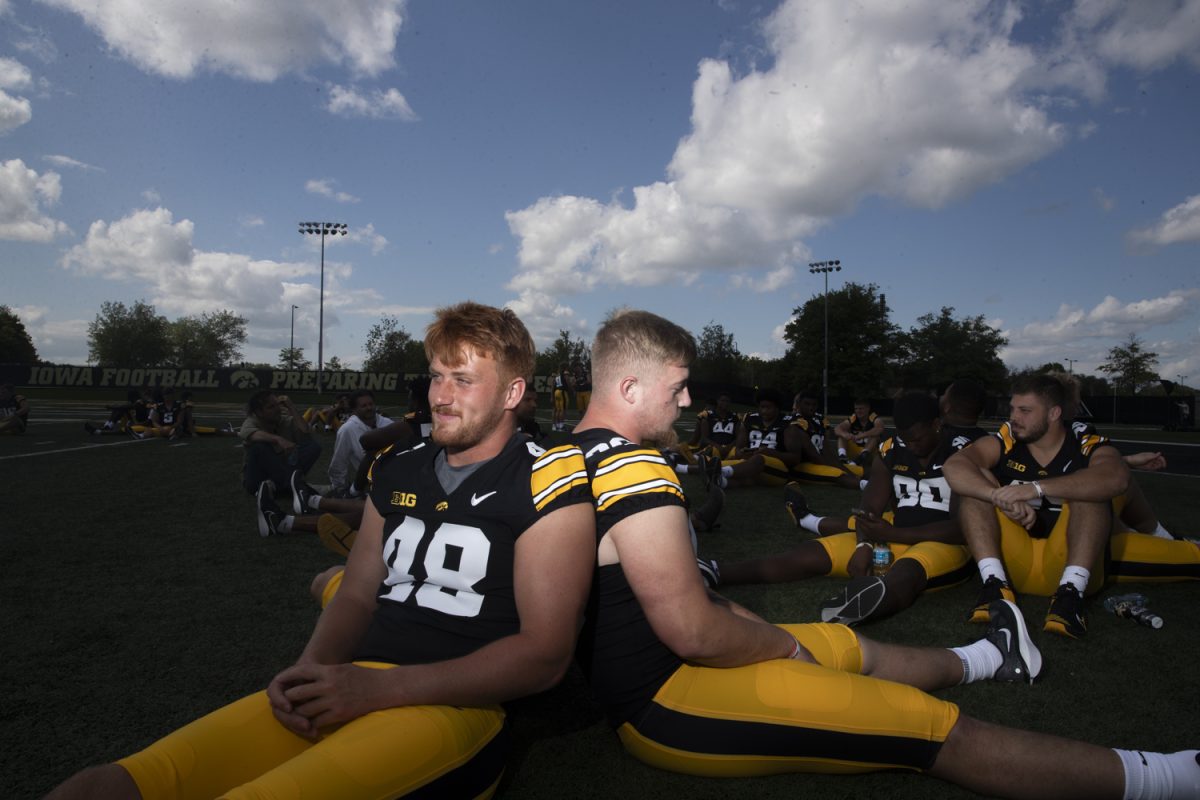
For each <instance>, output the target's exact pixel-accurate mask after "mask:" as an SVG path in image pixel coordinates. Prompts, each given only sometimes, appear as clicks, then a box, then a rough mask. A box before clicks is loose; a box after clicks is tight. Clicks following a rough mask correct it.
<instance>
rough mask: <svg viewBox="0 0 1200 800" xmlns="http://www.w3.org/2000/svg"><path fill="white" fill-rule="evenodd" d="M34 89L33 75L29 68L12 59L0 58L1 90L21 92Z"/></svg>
mask: <svg viewBox="0 0 1200 800" xmlns="http://www.w3.org/2000/svg"><path fill="white" fill-rule="evenodd" d="M32 87H33V74H32V73H30V71H29V68H28V67H26V66H25V65H24V64H22V63H21V62H20V61H17V60H15V59H12V58H4V57H3V56H0V89H13V90H15V91H21V90H22V89H30V88H32Z"/></svg>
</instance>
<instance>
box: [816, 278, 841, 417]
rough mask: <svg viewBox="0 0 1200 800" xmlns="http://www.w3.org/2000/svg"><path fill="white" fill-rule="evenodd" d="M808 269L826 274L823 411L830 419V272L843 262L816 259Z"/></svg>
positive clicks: (822, 385) (822, 374)
mask: <svg viewBox="0 0 1200 800" xmlns="http://www.w3.org/2000/svg"><path fill="white" fill-rule="evenodd" d="M808 271H809V272H810V273H812V274H813V275H816V274H817V273H823V274H824V275H825V368H824V369H823V370H821V405H822V411H821V413H822V414H823V415H824V416H825V419H829V273H831V272H841V271H842V262H841V261H840V260H837V259H835V260H833V261H814V262H812V263H811V264H809V265H808Z"/></svg>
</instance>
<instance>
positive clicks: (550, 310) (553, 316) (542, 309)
mask: <svg viewBox="0 0 1200 800" xmlns="http://www.w3.org/2000/svg"><path fill="white" fill-rule="evenodd" d="M505 305H506V306H507V307H509V308H511V309H512V310H513V311H514V312H516V314H517V316H518V317H520V318H521V321H522V322H524V323H525V327H527V328H528V329H529V335H530V336H532V337H533V340H534V342H536V343H537V346H538V347H539V348H541V347H545V346H547V345H549V344H550V343H551V342H553V341H554V340H555V339H557V338H558V332H559V331H560V330H566V331H571V335H572V336H573V337H575V338H576V339H579V338H582V339H584V340H585V341H587V342H588V343H589V344H590V343H591V333H590V329H589V327H588V321H587V320H586V319H584V318H582V317H580V316H579V315H578V314H577V313H576V311H575V309H573V308H571V307H570V306H566V305H563V304H562V303H560V302H559V301H558V300H557V299H555V298H554V297H553V296H551V295H549V294H546V293H545V292H539V291H536V290H533V289H527V290H525V291H522V292H521V296H520V297H518V298H517V299H516V300H511V301H509V302H508V303H505Z"/></svg>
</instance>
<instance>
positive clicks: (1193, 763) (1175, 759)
mask: <svg viewBox="0 0 1200 800" xmlns="http://www.w3.org/2000/svg"><path fill="white" fill-rule="evenodd" d="M1113 752H1114V753H1116V754H1117V756H1118V757H1119V758H1120V759H1121V766H1122V767H1124V768H1125V794H1124V798H1125V800H1165V799H1166V798H1169V797H1197V796H1200V750H1180V751H1179V752H1178V753H1147V752H1145V751H1142V750H1118V749H1116V748H1113Z"/></svg>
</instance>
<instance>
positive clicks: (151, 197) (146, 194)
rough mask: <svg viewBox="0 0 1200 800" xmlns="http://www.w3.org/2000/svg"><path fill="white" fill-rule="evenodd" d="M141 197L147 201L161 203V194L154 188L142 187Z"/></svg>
mask: <svg viewBox="0 0 1200 800" xmlns="http://www.w3.org/2000/svg"><path fill="white" fill-rule="evenodd" d="M142 199H143V200H145V201H146V202H147V203H161V202H162V195H160V194H159V193H158V191H157V190H155V189H143V190H142Z"/></svg>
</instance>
